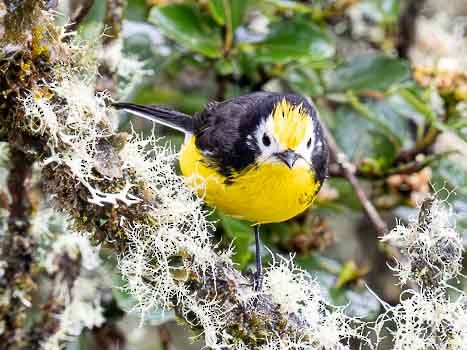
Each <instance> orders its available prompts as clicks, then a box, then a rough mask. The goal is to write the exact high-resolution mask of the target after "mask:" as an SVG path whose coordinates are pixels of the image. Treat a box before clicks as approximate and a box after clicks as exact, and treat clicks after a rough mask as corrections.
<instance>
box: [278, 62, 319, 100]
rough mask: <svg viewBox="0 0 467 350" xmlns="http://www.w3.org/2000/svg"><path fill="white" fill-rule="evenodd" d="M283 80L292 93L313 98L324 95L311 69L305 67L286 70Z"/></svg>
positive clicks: (316, 76)
mask: <svg viewBox="0 0 467 350" xmlns="http://www.w3.org/2000/svg"><path fill="white" fill-rule="evenodd" d="M283 79H285V80H286V81H287V83H288V84H289V85H290V87H291V88H292V90H293V91H295V92H298V93H299V94H302V95H305V96H311V97H313V96H317V95H323V93H324V89H323V86H322V85H321V81H320V79H319V76H318V74H317V73H316V71H315V70H314V69H313V68H311V67H308V66H306V65H301V66H299V67H291V68H290V69H287V70H286V72H285V74H283Z"/></svg>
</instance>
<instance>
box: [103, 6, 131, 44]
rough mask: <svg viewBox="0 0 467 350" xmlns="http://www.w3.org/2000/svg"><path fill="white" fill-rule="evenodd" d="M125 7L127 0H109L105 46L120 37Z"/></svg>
mask: <svg viewBox="0 0 467 350" xmlns="http://www.w3.org/2000/svg"><path fill="white" fill-rule="evenodd" d="M125 7H126V0H107V7H106V12H105V20H104V38H103V44H104V46H106V45H109V44H110V43H112V42H113V41H114V40H116V39H117V38H118V37H119V35H120V32H121V30H122V23H123V11H124V9H125Z"/></svg>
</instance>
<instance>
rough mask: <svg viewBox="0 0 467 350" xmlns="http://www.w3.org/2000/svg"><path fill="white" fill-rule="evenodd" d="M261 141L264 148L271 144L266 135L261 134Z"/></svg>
mask: <svg viewBox="0 0 467 350" xmlns="http://www.w3.org/2000/svg"><path fill="white" fill-rule="evenodd" d="M262 141H263V145H265V146H266V147H267V146H269V145H270V144H271V139H270V138H269V136H268V135H266V134H263V140H262Z"/></svg>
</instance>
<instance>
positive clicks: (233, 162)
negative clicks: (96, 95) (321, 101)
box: [114, 92, 329, 290]
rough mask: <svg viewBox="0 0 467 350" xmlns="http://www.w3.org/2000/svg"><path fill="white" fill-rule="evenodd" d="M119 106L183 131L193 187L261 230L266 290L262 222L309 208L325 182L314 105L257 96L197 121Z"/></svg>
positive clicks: (183, 155) (218, 105) (211, 107)
mask: <svg viewBox="0 0 467 350" xmlns="http://www.w3.org/2000/svg"><path fill="white" fill-rule="evenodd" d="M114 106H115V107H116V108H118V109H123V110H125V111H127V112H129V113H132V114H134V115H137V116H140V117H143V118H146V119H149V120H153V121H155V122H157V123H160V124H163V125H166V126H169V127H171V128H174V129H177V130H180V131H182V132H184V133H185V135H186V138H185V143H184V145H183V146H182V148H181V151H180V157H179V162H180V168H181V171H182V173H183V175H184V176H185V177H186V179H187V183H188V185H189V186H192V187H193V188H195V189H196V191H197V192H198V194H199V195H200V196H201V197H202V198H204V200H205V201H206V203H207V204H209V205H211V206H213V207H216V208H218V209H219V210H221V211H222V212H223V213H225V214H227V215H231V216H233V217H236V218H241V219H244V220H248V221H251V222H252V223H253V224H254V225H255V226H254V228H255V239H256V264H257V271H256V278H255V288H256V289H257V290H260V289H261V278H262V274H261V271H262V265H261V255H260V252H259V249H260V237H259V224H263V223H272V222H281V221H285V220H287V219H290V218H292V217H294V216H296V215H297V214H300V213H301V212H303V211H304V210H306V209H307V208H308V207H310V205H311V204H312V202H313V200H314V199H315V197H316V194H317V193H318V191H319V189H320V188H321V185H322V184H323V181H324V180H325V178H326V176H327V171H328V158H329V157H328V148H327V144H326V141H325V139H324V137H323V132H322V129H321V126H320V122H319V118H318V113H317V111H316V109H315V107H314V106H313V104H312V103H311V102H310V101H308V100H307V99H305V98H303V97H301V96H296V95H291V94H283V93H271V92H256V93H252V94H248V95H244V96H239V97H235V98H232V99H230V100H226V101H224V102H212V103H209V104H208V105H207V106H206V107H205V108H204V110H203V111H201V112H199V113H196V114H195V115H194V116H193V117H190V116H188V115H186V114H183V113H180V112H177V111H174V110H171V109H167V108H163V107H160V106H140V105H135V104H131V103H115V104H114Z"/></svg>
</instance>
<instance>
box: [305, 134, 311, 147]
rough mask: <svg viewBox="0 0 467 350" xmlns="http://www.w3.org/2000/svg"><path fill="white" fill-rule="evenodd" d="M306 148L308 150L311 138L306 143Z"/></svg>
mask: <svg viewBox="0 0 467 350" xmlns="http://www.w3.org/2000/svg"><path fill="white" fill-rule="evenodd" d="M306 146H307V147H308V148H310V146H311V137H310V138H309V139H308V142H307V143H306Z"/></svg>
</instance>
